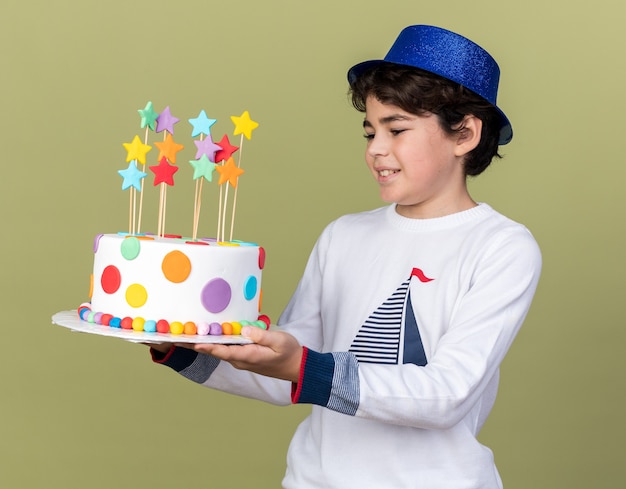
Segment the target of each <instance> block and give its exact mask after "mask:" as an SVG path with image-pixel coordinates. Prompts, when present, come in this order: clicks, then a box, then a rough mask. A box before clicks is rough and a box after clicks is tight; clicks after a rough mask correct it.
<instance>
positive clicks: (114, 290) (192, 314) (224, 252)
mask: <svg viewBox="0 0 626 489" xmlns="http://www.w3.org/2000/svg"><path fill="white" fill-rule="evenodd" d="M264 265H265V251H264V249H263V248H262V247H260V246H258V245H256V244H253V243H246V242H241V241H233V242H218V241H217V240H213V239H206V238H205V239H197V240H191V239H188V238H182V237H180V236H164V237H158V236H153V235H127V234H122V233H120V234H101V235H98V236H96V238H95V240H94V265H93V275H92V277H91V294H90V296H91V304H83V305H81V307H80V308H79V311H78V313H79V315H80V317H81V319H83V320H85V321H88V322H92V323H96V324H102V325H104V326H111V327H120V328H126V329H131V328H132V329H134V330H136V331H146V332H160V333H172V334H181V333H184V334H239V330H240V328H241V326H242V325H246V324H253V325H256V326H259V327H268V326H269V319H267V318H266V317H265V316H260V315H259V311H260V306H261V295H262V294H261V273H262V270H263V268H264Z"/></svg>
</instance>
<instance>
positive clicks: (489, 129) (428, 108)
mask: <svg viewBox="0 0 626 489" xmlns="http://www.w3.org/2000/svg"><path fill="white" fill-rule="evenodd" d="M350 94H351V96H352V105H354V107H355V108H356V109H357V110H358V111H359V112H365V102H366V100H367V97H368V96H370V95H371V96H373V97H375V98H376V99H377V100H378V101H379V102H381V103H383V104H390V105H396V106H398V107H400V108H401V109H402V110H405V111H406V112H409V113H411V114H415V115H418V116H421V115H425V114H426V113H432V114H434V115H436V116H437V119H438V121H439V124H440V126H441V128H442V129H443V130H444V132H446V133H447V134H450V135H453V134H457V133H459V132H461V131H462V130H463V127H462V126H461V125H460V124H461V123H462V121H463V118H464V117H465V116H466V115H473V116H475V117H477V118H478V119H480V120H481V121H482V126H483V127H482V133H481V137H480V142H479V143H478V145H477V146H476V148H474V149H473V150H472V151H471V152H469V153H468V154H467V155H466V156H465V162H464V167H465V175H469V176H476V175H480V174H481V173H482V172H483V171H484V170H485V169H486V168H487V167H488V166H489V164H490V163H491V160H492V159H493V158H494V157H497V158H500V157H501V156H500V154H498V139H499V137H500V116H499V114H498V112H497V110H496V109H495V108H494V106H493V105H491V104H490V103H489V102H487V101H486V100H485V99H483V98H482V97H480V96H478V95H476V94H475V93H473V92H471V91H470V90H468V89H466V88H465V87H463V86H461V85H459V84H458V83H455V82H453V81H450V80H447V79H446V78H443V77H441V76H439V75H435V74H433V73H430V72H428V71H424V70H420V69H419V68H413V67H409V66H402V65H396V64H391V63H382V64H379V65H377V66H375V67H373V68H372V69H370V70H368V71H366V72H365V73H363V74H362V75H360V76H359V77H357V78H356V80H354V82H353V83H352V85H351V86H350Z"/></svg>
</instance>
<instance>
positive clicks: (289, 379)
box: [152, 25, 541, 489]
mask: <svg viewBox="0 0 626 489" xmlns="http://www.w3.org/2000/svg"><path fill="white" fill-rule="evenodd" d="M348 79H349V82H350V87H351V93H352V100H353V104H354V106H355V107H356V108H357V109H358V110H360V111H362V112H364V113H365V119H364V122H363V128H364V130H365V138H366V141H367V147H366V152H365V160H366V162H367V165H368V167H369V169H370V171H371V173H372V175H373V177H374V178H375V180H376V181H377V182H378V184H379V187H380V194H381V197H382V199H383V200H384V201H386V202H389V203H390V205H389V206H387V207H384V208H381V209H376V210H373V211H369V212H363V213H360V214H355V215H348V216H344V217H342V218H340V219H338V220H337V221H335V222H333V223H331V224H330V225H329V226H328V227H327V229H326V230H325V231H324V232H323V234H322V235H321V237H320V238H319V240H318V242H317V243H316V245H315V248H314V250H313V252H312V254H311V257H310V259H309V262H308V264H307V267H306V270H305V272H304V275H303V277H302V279H301V281H300V283H299V285H298V288H297V290H296V291H295V293H294V295H293V297H292V299H291V301H290V302H289V304H288V306H287V308H286V310H285V311H284V313H283V315H282V316H281V318H280V321H279V325H280V326H281V327H280V330H279V331H263V330H261V329H258V328H249V327H246V328H244V329H243V334H245V335H246V336H248V337H249V338H250V339H252V340H253V342H254V344H251V345H241V346H226V345H198V346H196V347H195V351H194V350H191V349H185V348H177V347H172V346H171V345H157V346H156V347H154V348H153V350H152V355H153V359H154V360H155V361H157V362H160V363H163V364H165V365H168V366H170V367H172V368H174V369H175V370H176V371H178V372H179V373H181V374H182V375H184V376H185V377H187V378H189V379H191V380H193V381H195V382H198V383H200V384H202V385H205V386H207V387H212V388H215V389H220V390H223V391H227V392H231V393H234V394H238V395H242V396H247V397H253V398H256V399H261V400H264V401H267V402H271V403H276V404H289V403H291V402H293V403H310V404H313V408H312V413H311V415H310V416H309V417H308V418H307V419H305V420H304V421H303V422H302V424H301V425H300V426H299V428H298V430H297V431H296V433H295V435H294V437H293V440H292V442H291V445H290V448H289V453H288V465H287V473H286V475H285V478H284V481H283V484H284V487H286V488H298V489H303V488H341V489H347V488H358V489H365V488H376V489H379V488H386V487H389V488H400V487H416V488H417V487H419V488H422V487H423V488H428V489H435V488H446V489H451V488H476V489H478V488H481V489H491V488H500V487H502V483H501V480H500V477H499V475H498V472H497V470H496V467H495V465H494V461H493V456H492V453H491V451H490V450H489V449H488V448H486V447H484V446H482V445H481V444H479V443H478V441H477V440H476V436H477V434H478V432H479V430H480V428H481V427H482V425H483V423H484V422H485V419H486V418H487V415H488V414H489V412H490V410H491V408H492V406H493V403H494V401H495V397H496V391H497V387H498V371H499V365H500V363H501V362H502V360H503V358H504V356H505V354H506V352H507V350H508V348H509V347H510V345H511V343H512V341H513V338H514V337H515V335H516V333H517V331H518V329H519V327H520V326H521V324H522V322H523V320H524V317H525V316H526V313H527V311H528V308H529V307H530V303H531V300H532V297H533V294H534V291H535V288H536V285H537V281H538V279H539V273H540V268H541V256H540V252H539V249H538V247H537V244H536V242H535V240H534V239H533V237H532V236H531V234H530V233H529V232H528V231H527V230H526V228H524V227H523V226H522V225H520V224H517V223H515V222H513V221H511V220H509V219H507V218H506V217H504V216H502V215H501V214H499V213H497V212H496V211H495V210H493V209H492V208H491V207H489V206H488V205H486V204H477V203H476V202H475V201H474V200H473V199H472V197H471V196H470V195H469V193H468V190H467V186H466V178H467V175H478V174H480V173H481V172H482V171H483V170H485V168H486V167H487V166H488V165H489V164H490V162H491V160H492V158H493V157H498V156H499V155H498V145H499V144H506V143H508V142H509V141H510V140H511V137H512V130H511V125H510V123H509V121H508V119H507V118H506V116H505V115H504V113H503V112H502V111H501V110H500V109H499V108H497V106H496V94H497V87H498V79H499V69H498V66H497V64H496V63H495V61H494V60H493V59H492V58H491V56H489V54H488V53H486V52H485V51H484V50H483V49H481V48H480V47H479V46H477V45H476V44H474V43H473V42H471V41H469V40H468V39H465V38H463V37H461V36H459V35H457V34H455V33H452V32H449V31H446V30H443V29H439V28H437V27H432V26H421V25H418V26H411V27H408V28H406V29H405V30H403V31H402V33H401V34H400V36H399V37H398V39H397V40H396V42H395V43H394V45H393V47H392V48H391V50H390V51H389V53H388V54H387V56H386V57H385V59H384V60H380V61H369V62H365V63H361V64H358V65H356V66H354V67H353V68H352V69H351V70H350V71H349V73H348ZM233 367H234V368H233Z"/></svg>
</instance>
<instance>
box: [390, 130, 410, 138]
mask: <svg viewBox="0 0 626 489" xmlns="http://www.w3.org/2000/svg"><path fill="white" fill-rule="evenodd" d="M404 131H406V129H391V130H390V131H389V132H390V133H391V134H392V135H393V136H397V135H398V134H400V133H403V132H404Z"/></svg>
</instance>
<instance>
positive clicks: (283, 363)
mask: <svg viewBox="0 0 626 489" xmlns="http://www.w3.org/2000/svg"><path fill="white" fill-rule="evenodd" d="M241 334H242V336H244V337H246V338H248V339H250V340H252V341H253V342H254V343H253V344H248V345H221V344H212V343H209V344H196V345H194V350H196V351H198V352H201V353H208V354H209V355H213V356H214V357H217V358H219V359H220V360H224V361H226V362H228V363H230V364H231V365H232V366H233V367H235V368H237V369H240V370H249V371H251V372H255V373H258V374H261V375H265V376H267V377H274V378H277V379H283V380H288V381H291V382H298V378H299V376H300V362H301V361H302V346H300V343H298V340H296V339H295V338H294V337H293V336H291V335H290V334H289V333H284V332H281V331H266V330H263V329H261V328H256V327H254V326H244V327H243V328H242V329H241Z"/></svg>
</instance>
